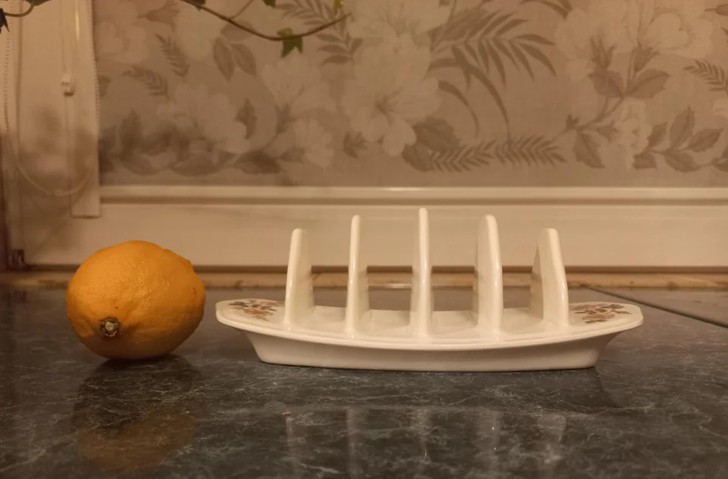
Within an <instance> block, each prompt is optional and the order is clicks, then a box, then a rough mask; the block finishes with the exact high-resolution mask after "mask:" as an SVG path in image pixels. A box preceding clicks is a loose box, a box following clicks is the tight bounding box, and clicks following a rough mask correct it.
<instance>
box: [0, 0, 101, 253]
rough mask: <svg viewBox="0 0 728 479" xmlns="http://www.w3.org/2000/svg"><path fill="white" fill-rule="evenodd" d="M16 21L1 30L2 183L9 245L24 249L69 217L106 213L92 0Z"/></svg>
mask: <svg viewBox="0 0 728 479" xmlns="http://www.w3.org/2000/svg"><path fill="white" fill-rule="evenodd" d="M3 6H4V8H5V9H6V11H9V12H21V11H23V9H27V8H28V5H27V3H24V2H21V1H20V0H12V1H11V2H7V3H6V4H4V5H3ZM9 23H10V28H9V30H8V31H4V32H3V33H2V35H0V54H2V61H1V62H0V84H1V85H2V95H3V100H2V110H3V111H2V115H1V116H2V121H1V122H0V125H1V130H0V135H2V140H3V141H2V166H3V184H4V192H5V204H6V211H7V214H6V215H7V218H6V223H7V227H8V243H9V248H10V249H12V250H25V249H27V248H28V247H29V246H30V247H31V248H35V247H38V246H39V245H42V244H45V243H47V242H49V241H53V239H52V236H53V233H54V231H56V230H58V229H59V228H61V227H62V223H63V222H64V221H68V220H70V219H72V218H93V217H99V216H100V214H101V202H100V190H99V187H100V184H99V158H98V139H99V104H98V87H97V84H98V82H97V75H96V68H95V57H94V50H93V25H92V10H91V0H63V1H54V2H47V3H45V4H43V5H41V6H39V7H37V8H36V9H35V10H34V11H33V13H32V14H30V15H28V16H27V17H23V18H9ZM49 219H52V225H51V227H49V228H48V227H44V228H35V227H34V226H35V225H38V224H43V223H46V226H48V225H47V223H48V221H49ZM30 231H32V232H33V234H29V232H30Z"/></svg>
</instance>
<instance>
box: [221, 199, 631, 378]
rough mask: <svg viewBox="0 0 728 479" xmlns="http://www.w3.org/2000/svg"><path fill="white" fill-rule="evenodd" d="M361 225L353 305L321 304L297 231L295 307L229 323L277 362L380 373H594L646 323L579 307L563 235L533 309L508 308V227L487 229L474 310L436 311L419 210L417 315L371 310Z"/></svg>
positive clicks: (263, 303)
mask: <svg viewBox="0 0 728 479" xmlns="http://www.w3.org/2000/svg"><path fill="white" fill-rule="evenodd" d="M360 240H361V220H360V218H359V217H358V216H355V217H354V218H353V220H352V223H351V243H350V254H349V281H348V289H347V297H346V307H345V308H335V307H328V306H316V305H315V304H314V299H313V282H312V277H311V263H310V261H309V256H308V245H307V236H306V232H305V231H304V230H300V229H297V230H295V231H294V232H293V237H292V240H291V249H290V256H289V263H288V276H287V283H286V296H285V302H278V301H270V300H261V299H243V300H236V301H225V302H221V303H218V305H217V318H218V320H219V321H220V322H222V323H223V324H226V325H228V326H231V327H233V328H237V329H240V330H242V331H244V332H245V333H246V334H247V336H248V337H249V339H250V341H251V342H252V344H253V347H254V348H255V351H256V353H257V354H258V357H259V358H260V359H261V360H262V361H264V362H269V363H276V364H286V365H298V366H314V367H330V368H356V369H375V370H383V369H389V370H392V369H393V370H413V371H519V370H520V371H523V370H545V369H573V368H587V367H591V366H593V365H594V364H595V363H596V361H597V359H598V358H599V354H600V353H601V351H602V350H603V348H604V347H605V346H606V345H607V343H608V342H609V341H610V340H612V339H613V338H614V337H615V336H616V335H617V334H619V333H621V332H623V331H626V330H629V329H632V328H635V327H637V326H639V325H640V324H642V313H641V311H640V309H639V308H638V307H636V306H632V305H626V304H612V303H576V304H571V305H569V293H568V288H567V284H566V273H565V271H564V264H563V262H562V259H561V250H560V246H559V236H558V233H557V232H556V231H555V230H553V229H547V230H544V231H543V233H542V234H541V237H540V238H539V241H538V248H537V251H536V259H535V262H534V265H533V272H532V279H531V304H530V306H529V307H524V308H514V309H505V310H504V309H503V275H502V265H501V258H500V246H499V239H498V226H497V224H496V221H495V218H493V217H492V216H486V217H484V218H483V219H482V220H481V221H480V224H479V226H478V233H477V246H476V257H475V282H474V291H473V301H472V307H471V309H470V310H469V311H436V310H435V305H434V301H433V295H432V285H431V276H432V264H431V262H430V231H429V215H428V211H427V210H426V209H424V208H423V209H420V211H419V228H418V231H417V234H416V238H415V247H414V264H413V277H412V294H411V306H410V310H409V311H380V310H372V309H370V308H369V288H368V284H367V266H366V264H365V263H364V262H363V261H362V258H361V252H360V249H361V248H360Z"/></svg>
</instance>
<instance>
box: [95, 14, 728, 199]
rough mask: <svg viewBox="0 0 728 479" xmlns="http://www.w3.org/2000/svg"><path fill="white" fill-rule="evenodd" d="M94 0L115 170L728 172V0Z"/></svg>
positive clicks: (452, 178)
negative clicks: (284, 35) (287, 35)
mask: <svg viewBox="0 0 728 479" xmlns="http://www.w3.org/2000/svg"><path fill="white" fill-rule="evenodd" d="M266 3H276V5H275V7H271V6H268V5H266ZM206 5H207V6H208V7H210V8H213V9H215V10H216V11H218V12H221V13H223V14H225V15H228V16H235V15H238V14H239V16H238V17H237V18H239V19H240V21H244V22H247V24H249V25H253V26H254V27H255V28H256V29H257V30H259V31H265V32H277V31H279V30H281V29H282V28H292V29H293V30H294V31H301V30H305V29H307V28H310V27H313V26H316V25H319V24H321V23H323V22H327V21H329V20H330V19H331V18H332V16H333V15H334V12H333V11H332V8H333V7H332V5H331V2H330V1H329V0H278V1H277V2H264V1H260V0H254V1H250V0H207V3H206ZM93 6H94V10H95V11H94V18H95V41H96V45H95V46H96V54H97V59H98V71H99V87H100V93H101V121H102V132H103V137H102V141H101V144H100V151H101V167H102V180H103V182H104V183H106V184H236V185H303V186H479V185H500V186H555V185H568V186H591V185H594V186H610V185H614V186H706V187H707V186H727V185H728V0H714V1H711V0H706V1H702V0H501V1H498V0H346V1H345V2H344V8H345V9H346V10H347V11H349V12H351V14H352V15H351V17H350V18H348V19H347V20H346V21H345V22H342V23H339V24H337V25H335V26H333V27H331V28H330V29H327V30H324V31H322V32H320V33H318V34H316V35H315V36H312V37H308V38H306V39H305V41H304V46H303V50H302V51H301V52H299V51H298V50H293V51H292V52H291V53H289V54H288V55H286V56H285V57H282V56H281V51H280V45H279V44H276V43H271V42H266V41H265V40H261V39H258V38H257V37H254V36H251V35H249V34H247V33H245V32H243V31H241V30H238V29H236V28H235V27H233V26H229V25H228V24H226V23H225V22H223V21H221V20H219V19H218V18H215V17H214V16H211V15H208V14H206V13H204V12H200V11H197V10H196V9H195V8H194V7H191V6H190V5H188V4H185V3H182V2H178V1H176V0H97V1H95V2H94V5H93Z"/></svg>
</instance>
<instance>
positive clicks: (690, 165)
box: [665, 149, 699, 173]
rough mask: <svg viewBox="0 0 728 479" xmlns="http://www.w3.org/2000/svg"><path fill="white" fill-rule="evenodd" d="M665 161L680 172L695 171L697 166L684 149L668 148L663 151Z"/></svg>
mask: <svg viewBox="0 0 728 479" xmlns="http://www.w3.org/2000/svg"><path fill="white" fill-rule="evenodd" d="M665 161H667V164H668V165H670V166H671V167H672V168H673V169H675V170H677V171H680V172H682V173H688V172H691V171H696V170H697V169H698V168H699V167H698V164H697V163H695V160H694V159H693V157H692V156H690V155H689V154H688V153H685V152H684V151H680V150H675V149H669V150H667V151H666V152H665Z"/></svg>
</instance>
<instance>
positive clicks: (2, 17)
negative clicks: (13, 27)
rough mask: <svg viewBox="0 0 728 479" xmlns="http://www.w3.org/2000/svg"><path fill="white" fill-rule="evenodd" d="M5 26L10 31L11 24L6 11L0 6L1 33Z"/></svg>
mask: <svg viewBox="0 0 728 479" xmlns="http://www.w3.org/2000/svg"><path fill="white" fill-rule="evenodd" d="M3 27H5V29H6V30H7V31H10V25H8V18H7V17H6V16H5V12H4V11H3V9H2V8H0V33H2V31H3Z"/></svg>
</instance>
